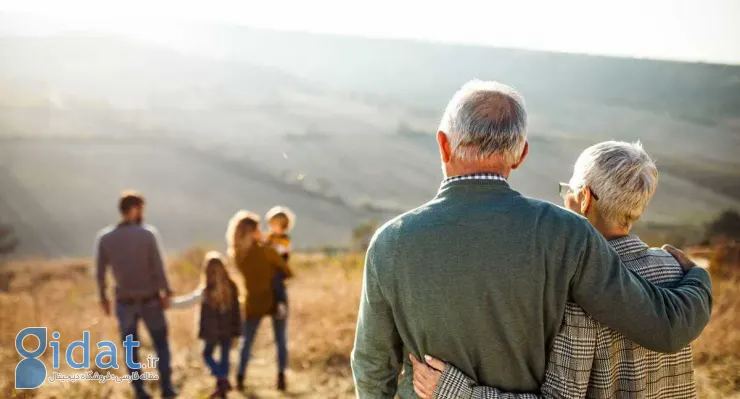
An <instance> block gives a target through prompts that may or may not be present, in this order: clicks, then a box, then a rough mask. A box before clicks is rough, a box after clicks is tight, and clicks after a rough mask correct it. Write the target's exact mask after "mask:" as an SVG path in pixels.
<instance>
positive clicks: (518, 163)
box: [511, 140, 529, 169]
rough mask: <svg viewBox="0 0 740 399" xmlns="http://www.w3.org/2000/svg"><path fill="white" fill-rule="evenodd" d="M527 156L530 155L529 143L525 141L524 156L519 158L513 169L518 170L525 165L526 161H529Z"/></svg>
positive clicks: (512, 166)
mask: <svg viewBox="0 0 740 399" xmlns="http://www.w3.org/2000/svg"><path fill="white" fill-rule="evenodd" d="M527 155H529V141H526V140H525V141H524V149H523V150H522V155H521V156H519V160H518V161H517V162H516V163H515V164H514V165H511V169H516V168H518V167H519V166H521V164H523V163H524V160H525V159H527Z"/></svg>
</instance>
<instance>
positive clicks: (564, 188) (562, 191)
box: [558, 182, 599, 201]
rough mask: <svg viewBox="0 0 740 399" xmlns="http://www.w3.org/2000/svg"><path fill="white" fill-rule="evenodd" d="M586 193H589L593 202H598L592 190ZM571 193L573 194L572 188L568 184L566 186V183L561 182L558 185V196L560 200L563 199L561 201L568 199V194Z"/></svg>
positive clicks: (597, 197)
mask: <svg viewBox="0 0 740 399" xmlns="http://www.w3.org/2000/svg"><path fill="white" fill-rule="evenodd" d="M588 191H590V192H591V196H592V197H594V199H595V200H597V201H598V200H599V196H598V195H596V193H595V192H594V190H591V189H590V188H589V189H588ZM573 192H575V190H573V188H572V187H571V186H570V184H568V183H562V182H561V183H558V194H559V195H560V198H562V199H563V201H565V200H566V199H567V198H568V194H570V193H573Z"/></svg>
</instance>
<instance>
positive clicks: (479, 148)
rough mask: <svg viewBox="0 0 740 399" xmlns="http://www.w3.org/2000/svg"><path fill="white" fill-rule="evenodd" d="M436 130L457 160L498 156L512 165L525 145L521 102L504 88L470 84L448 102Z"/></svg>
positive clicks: (483, 83) (480, 82) (524, 122)
mask: <svg viewBox="0 0 740 399" xmlns="http://www.w3.org/2000/svg"><path fill="white" fill-rule="evenodd" d="M439 130H441V131H442V132H444V133H445V134H446V135H447V138H448V140H449V141H450V146H451V149H452V153H453V154H454V155H455V156H456V157H458V158H459V159H462V160H465V161H476V160H483V159H486V158H488V157H490V156H491V155H494V154H500V155H501V156H503V158H504V162H506V163H507V164H508V165H513V164H515V163H516V162H518V161H519V158H520V156H521V154H522V151H523V150H524V143H525V142H526V135H527V110H526V109H525V108H524V99H523V98H522V96H521V95H519V93H518V92H517V91H516V90H514V89H513V88H511V87H509V86H507V85H505V84H502V83H498V82H484V81H480V80H473V81H470V82H468V83H466V84H465V85H463V87H462V88H460V90H458V91H457V93H455V95H454V96H453V97H452V100H450V102H449V104H448V105H447V109H446V110H445V113H444V116H443V117H442V122H441V123H440V125H439Z"/></svg>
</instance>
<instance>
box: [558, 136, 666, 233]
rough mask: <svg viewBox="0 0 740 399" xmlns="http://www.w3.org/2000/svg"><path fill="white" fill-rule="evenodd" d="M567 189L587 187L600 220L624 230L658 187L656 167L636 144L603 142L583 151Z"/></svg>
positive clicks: (635, 219) (640, 212) (645, 205)
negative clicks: (590, 191)
mask: <svg viewBox="0 0 740 399" xmlns="http://www.w3.org/2000/svg"><path fill="white" fill-rule="evenodd" d="M569 184H570V186H571V187H572V188H574V189H577V188H581V187H584V186H588V187H589V188H590V189H591V190H592V192H593V193H594V194H595V195H596V196H597V197H598V198H599V199H598V200H597V201H596V202H595V206H596V211H597V212H598V214H599V216H601V218H602V219H603V220H604V221H605V222H607V223H609V224H611V225H613V226H617V227H622V228H628V227H630V226H631V225H632V224H633V223H634V222H635V221H637V219H639V218H640V216H642V213H643V212H644V211H645V208H646V207H647V204H648V202H649V201H650V199H651V198H652V196H653V194H654V193H655V189H656V187H657V186H658V168H657V167H656V166H655V163H654V162H653V160H652V159H650V156H649V155H648V154H647V152H645V150H643V149H642V144H640V142H639V141H637V142H635V143H626V142H623V141H605V142H602V143H599V144H596V145H593V146H591V147H588V148H586V149H585V150H584V151H583V152H582V153H581V155H580V156H579V157H578V160H577V161H576V164H575V167H574V170H573V177H571V179H570V183H569Z"/></svg>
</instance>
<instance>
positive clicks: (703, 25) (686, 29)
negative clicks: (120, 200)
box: [0, 0, 740, 64]
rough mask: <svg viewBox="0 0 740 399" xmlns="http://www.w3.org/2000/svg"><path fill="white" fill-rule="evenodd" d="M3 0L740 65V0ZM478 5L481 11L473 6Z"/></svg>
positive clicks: (142, 19)
mask: <svg viewBox="0 0 740 399" xmlns="http://www.w3.org/2000/svg"><path fill="white" fill-rule="evenodd" d="M101 3H102V2H97V1H87V0H74V1H68V2H64V3H62V4H60V3H58V2H52V1H45V0H31V1H25V2H22V3H11V2H6V1H0V12H8V13H15V14H22V15H28V16H33V17H38V18H42V19H44V20H49V21H53V22H54V23H55V24H56V25H57V26H58V27H60V28H61V29H64V30H91V31H97V32H105V33H115V34H121V35H125V36H127V37H131V38H134V39H137V40H142V41H148V42H158V43H166V42H167V41H168V40H174V38H176V37H177V36H178V35H179V34H180V33H181V32H178V29H181V26H182V25H183V24H221V25H223V24H225V25H240V26H248V27H254V28H264V29H273V30H281V31H300V32H310V33H322V34H338V35H350V36H363V37H373V38H387V39H413V40H423V41H430V42H442V43H458V44H474V45H485V46H494V47H507V48H519V49H528V50H543V51H554V52H566V53H577V54H592V55H604V56H616V57H633V58H648V59H661V60H676V61H688V62H708V63H720V64H740V2H735V1H732V0H708V1H703V2H702V1H681V2H676V1H671V0H656V1H651V2H650V3H642V2H640V1H637V0H629V1H623V2H619V3H613V4H605V3H601V2H598V3H596V2H589V1H586V0H566V1H561V2H557V3H553V2H547V1H537V0H526V1H520V2H512V3H504V2H492V3H489V2H485V3H482V4H481V2H475V1H470V0H464V1H458V2H455V3H448V4H439V3H437V4H430V3H427V2H420V1H390V0H382V1H376V2H372V3H366V4H362V5H358V4H348V2H342V1H336V0H320V1H314V2H311V3H310V4H306V3H303V2H297V1H278V2H269V3H260V4H243V3H241V2H234V1H212V2H209V3H208V4H207V5H204V4H203V3H200V2H175V1H170V0H167V1H156V2H144V1H141V0H136V1H130V2H127V3H126V4H109V3H106V4H101ZM473 11H475V12H473Z"/></svg>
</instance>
